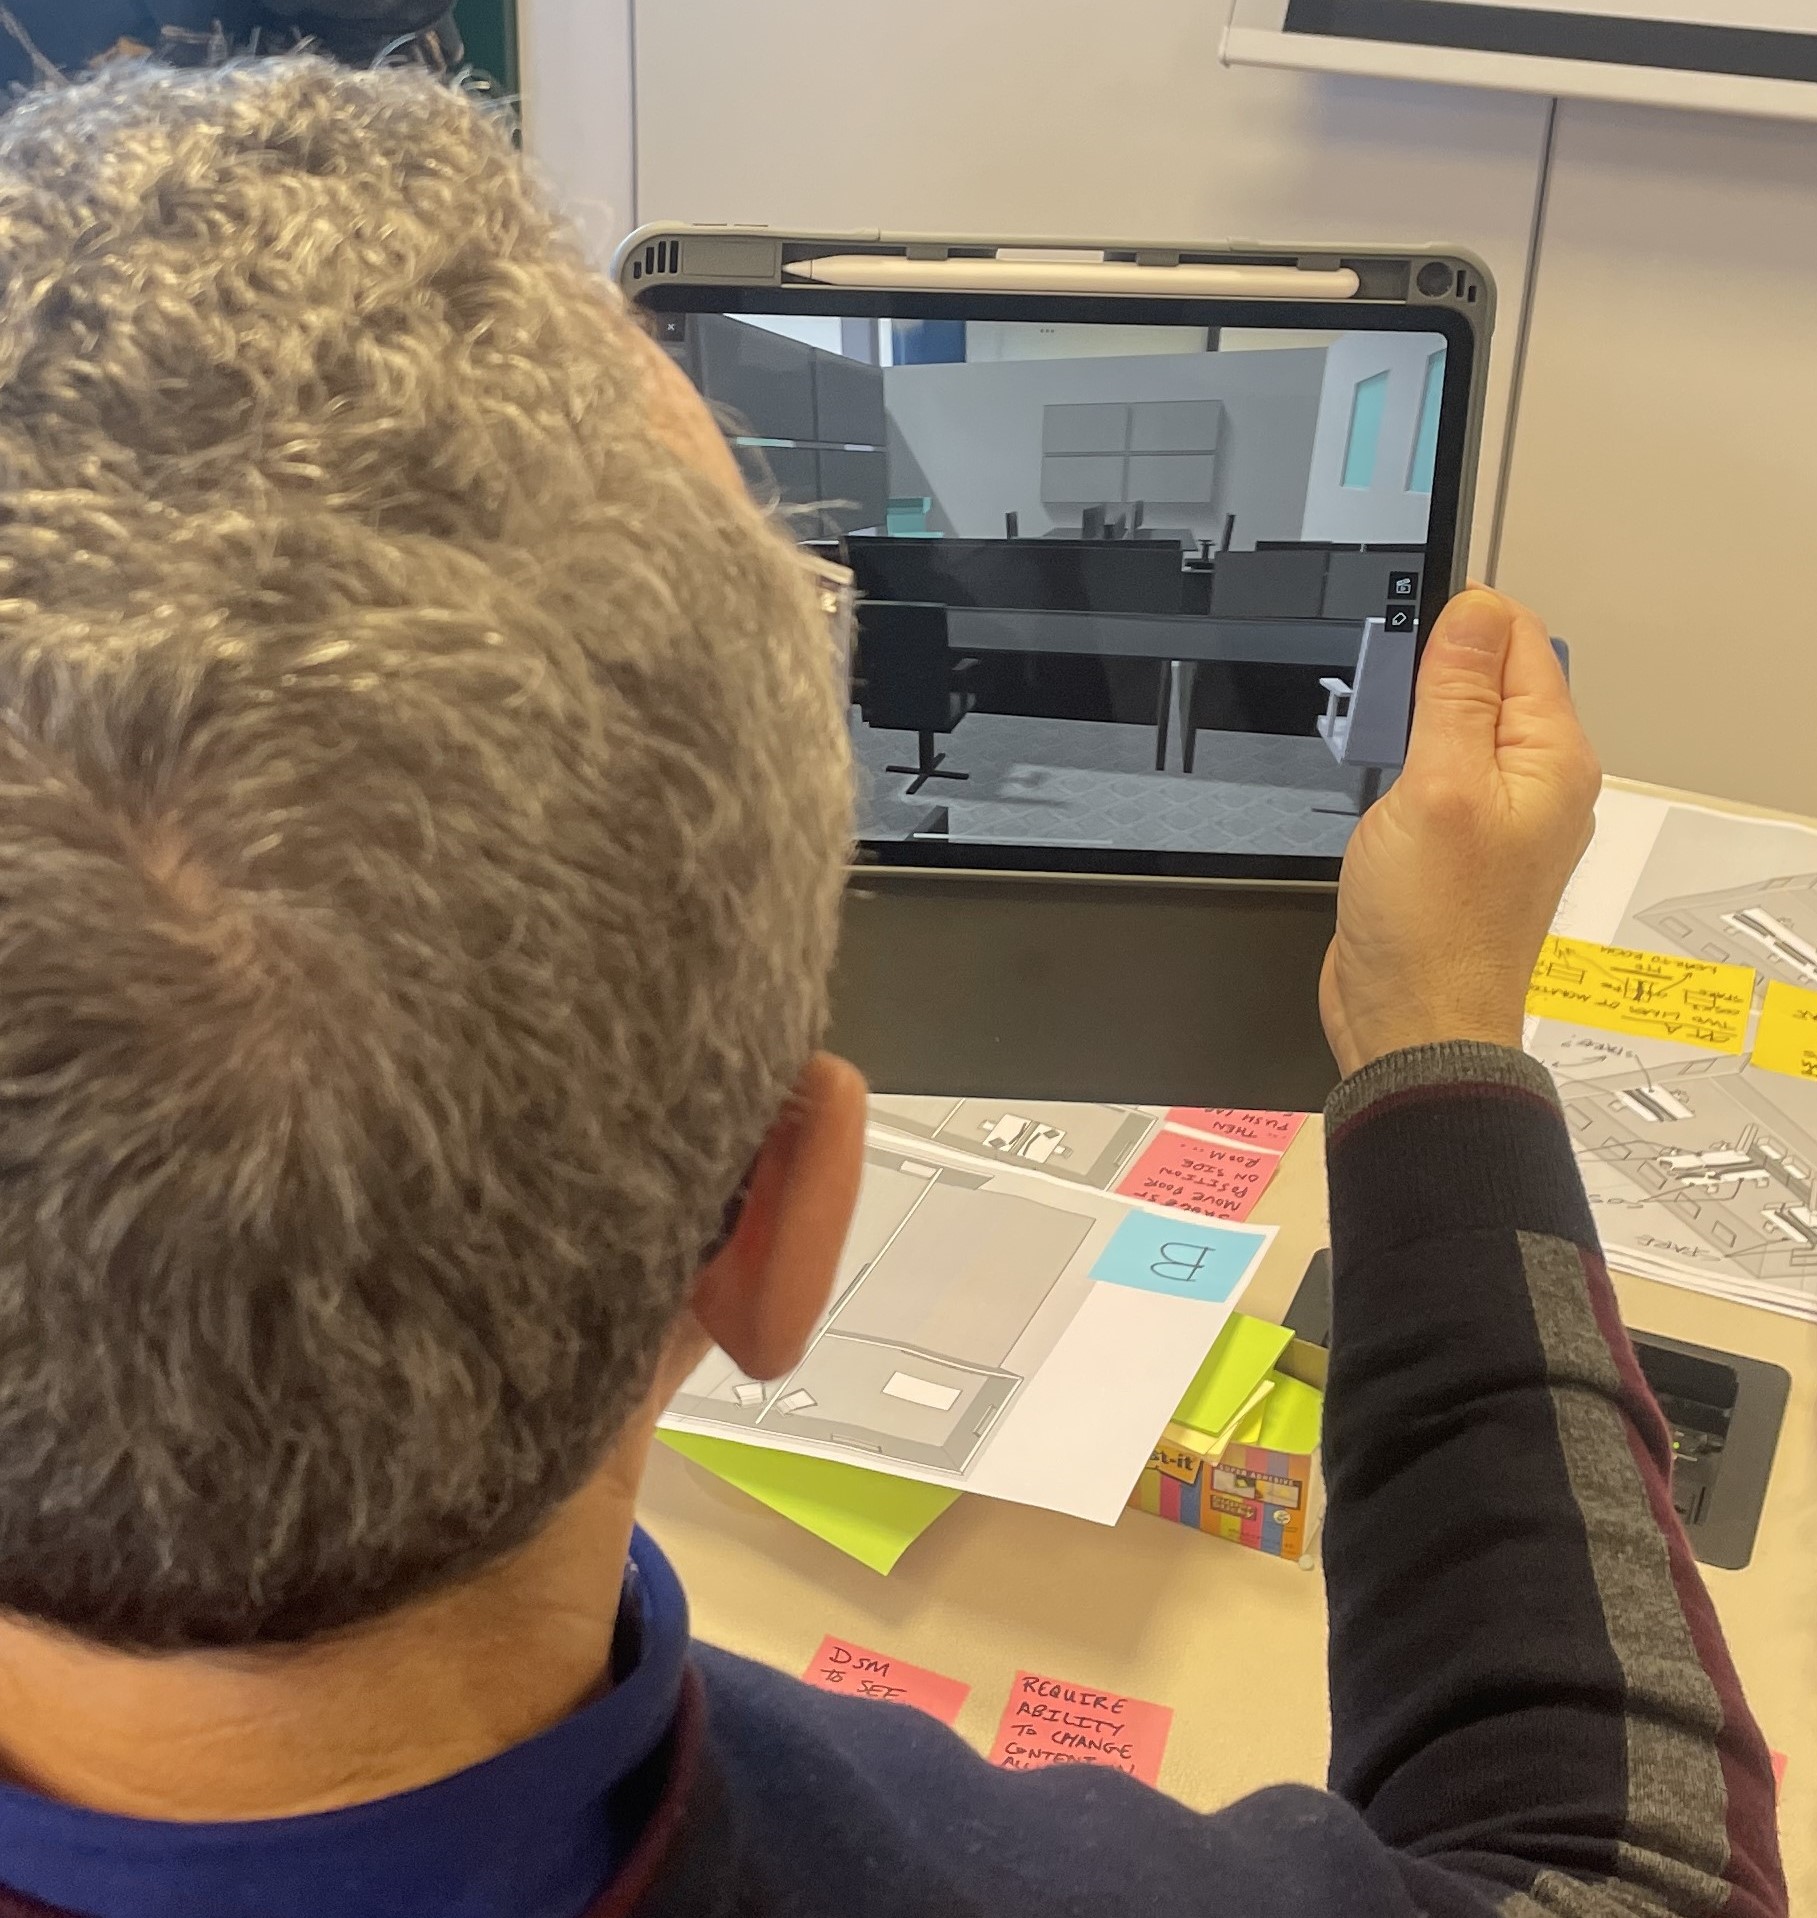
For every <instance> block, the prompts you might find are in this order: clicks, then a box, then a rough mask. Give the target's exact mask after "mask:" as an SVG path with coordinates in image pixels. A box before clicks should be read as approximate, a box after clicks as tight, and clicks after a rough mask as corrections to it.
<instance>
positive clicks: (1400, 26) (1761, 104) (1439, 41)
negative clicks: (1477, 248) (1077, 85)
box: [1223, 0, 1817, 120]
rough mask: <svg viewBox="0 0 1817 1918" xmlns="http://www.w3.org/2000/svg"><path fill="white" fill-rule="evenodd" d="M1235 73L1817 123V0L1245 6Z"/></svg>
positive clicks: (1354, 0)
mask: <svg viewBox="0 0 1817 1918" xmlns="http://www.w3.org/2000/svg"><path fill="white" fill-rule="evenodd" d="M1223 52H1224V58H1225V60H1226V61H1227V62H1229V63H1230V64H1232V65H1237V66H1244V65H1254V66H1274V67H1305V68H1321V69H1325V70H1327V71H1332V72H1339V73H1362V74H1373V75H1377V76H1381V77H1385V78H1392V79H1411V80H1433V81H1440V82H1445V83H1449V84H1452V85H1458V84H1462V85H1470V86H1487V87H1504V88H1510V89H1513V90H1515V91H1518V92H1523V93H1549V94H1555V95H1563V96H1566V97H1574V98H1579V99H1602V100H1639V101H1646V102H1651V103H1653V104H1656V105H1661V106H1684V107H1702V108H1716V109H1719V110H1727V111H1730V112H1737V113H1756V114H1766V115H1771V116H1773V117H1776V118H1783V119H1799V120H1817V0H1235V7H1234V11H1233V13H1232V15H1231V19H1230V25H1229V28H1228V30H1227V31H1226V33H1225V36H1224V48H1223Z"/></svg>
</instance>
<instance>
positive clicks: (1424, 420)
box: [1407, 349, 1445, 493]
mask: <svg viewBox="0 0 1817 1918" xmlns="http://www.w3.org/2000/svg"><path fill="white" fill-rule="evenodd" d="M1444 397H1445V355H1444V351H1443V349H1441V350H1440V351H1439V352H1437V353H1434V354H1433V356H1432V357H1431V358H1430V359H1429V360H1428V361H1427V362H1426V390H1425V392H1424V394H1423V395H1422V396H1421V399H1420V423H1419V431H1418V432H1417V433H1415V434H1414V436H1413V461H1412V464H1411V465H1410V466H1409V467H1408V468H1407V491H1408V492H1410V493H1430V492H1431V491H1432V475H1433V471H1434V469H1435V468H1436V467H1437V465H1438V415H1439V405H1440V403H1441V402H1442V401H1443V399H1444Z"/></svg>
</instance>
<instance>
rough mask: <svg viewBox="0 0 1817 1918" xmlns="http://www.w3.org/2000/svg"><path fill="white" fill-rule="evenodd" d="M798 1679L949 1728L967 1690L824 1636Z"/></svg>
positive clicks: (950, 1680) (900, 1661)
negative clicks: (907, 1710) (906, 1708)
mask: <svg viewBox="0 0 1817 1918" xmlns="http://www.w3.org/2000/svg"><path fill="white" fill-rule="evenodd" d="M801 1675H802V1677H803V1678H804V1679H805V1680H806V1681H807V1682H808V1683H809V1684H810V1685H814V1686H818V1687H819V1689H820V1690H821V1691H823V1692H844V1693H845V1694H846V1695H847V1697H849V1698H881V1699H884V1700H886V1701H887V1702H888V1703H890V1704H892V1705H913V1706H914V1707H915V1708H916V1709H917V1710H918V1711H924V1712H926V1713H928V1715H929V1716H930V1717H933V1718H937V1719H939V1720H940V1722H941V1723H942V1724H943V1725H951V1724H953V1723H954V1722H955V1721H956V1720H957V1719H958V1716H959V1708H960V1707H961V1706H962V1705H963V1704H964V1703H965V1701H966V1699H967V1698H969V1697H970V1696H971V1690H972V1688H971V1687H970V1686H969V1685H962V1684H960V1682H959V1681H958V1679H956V1678H942V1677H941V1675H940V1674H939V1673H938V1672H930V1671H927V1670H925V1669H924V1668H923V1667H922V1666H920V1665H911V1664H909V1663H908V1661H907V1660H906V1659H901V1658H886V1657H885V1656H884V1655H883V1653H881V1652H869V1651H866V1650H865V1648H864V1647H863V1646H862V1645H848V1644H847V1643H846V1641H845V1640H844V1639H843V1638H833V1637H831V1636H828V1637H826V1638H823V1639H822V1640H821V1641H820V1649H819V1651H817V1652H816V1653H815V1654H814V1656H813V1658H812V1659H811V1660H809V1662H808V1668H807V1670H806V1671H805V1672H803V1673H802V1674H801Z"/></svg>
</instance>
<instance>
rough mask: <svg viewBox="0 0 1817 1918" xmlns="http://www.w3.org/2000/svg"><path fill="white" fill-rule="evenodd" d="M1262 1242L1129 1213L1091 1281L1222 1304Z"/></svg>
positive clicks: (1222, 1229) (1217, 1228)
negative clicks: (1130, 1286)
mask: <svg viewBox="0 0 1817 1918" xmlns="http://www.w3.org/2000/svg"><path fill="white" fill-rule="evenodd" d="M1267 1242H1268V1235H1267V1233H1265V1232H1256V1231H1251V1230H1246V1229H1245V1228H1244V1227H1242V1226H1237V1225H1201V1224H1198V1223H1196V1222H1194V1221H1191V1220H1187V1219H1182V1218H1179V1217H1177V1216H1176V1217H1174V1218H1171V1219H1168V1218H1163V1217H1162V1216H1161V1215H1160V1214H1159V1213H1156V1212H1132V1213H1131V1214H1130V1215H1129V1217H1128V1218H1126V1219H1125V1220H1124V1221H1123V1223H1122V1224H1121V1225H1120V1226H1118V1227H1117V1229H1116V1231H1115V1232H1113V1233H1112V1234H1111V1239H1110V1243H1109V1244H1108V1245H1107V1246H1106V1247H1105V1248H1104V1250H1103V1251H1102V1252H1100V1253H1099V1254H1098V1259H1097V1263H1096V1264H1095V1265H1094V1266H1093V1267H1092V1269H1091V1275H1092V1277H1093V1278H1094V1279H1102V1280H1104V1281H1105V1282H1106V1283H1108V1284H1110V1285H1133V1286H1135V1287H1136V1288H1137V1289H1138V1290H1140V1291H1143V1292H1165V1293H1168V1294H1170V1295H1171V1296H1172V1297H1174V1298H1181V1299H1206V1300H1209V1301H1210V1302H1211V1303H1213V1304H1222V1303H1223V1301H1224V1300H1226V1299H1227V1298H1229V1297H1230V1295H1231V1293H1232V1292H1233V1291H1235V1290H1236V1288H1237V1286H1238V1285H1239V1284H1240V1283H1241V1282H1242V1278H1243V1274H1244V1273H1245V1272H1247V1271H1248V1270H1249V1266H1250V1261H1251V1260H1252V1259H1254V1257H1255V1255H1256V1253H1257V1252H1258V1251H1260V1250H1261V1248H1262V1247H1263V1246H1264V1245H1266V1244H1267Z"/></svg>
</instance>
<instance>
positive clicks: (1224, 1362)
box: [1166, 1312, 1293, 1458]
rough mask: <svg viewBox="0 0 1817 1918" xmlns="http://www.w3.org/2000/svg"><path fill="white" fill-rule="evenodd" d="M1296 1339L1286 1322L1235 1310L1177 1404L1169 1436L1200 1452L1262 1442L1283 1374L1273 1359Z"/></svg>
mask: <svg viewBox="0 0 1817 1918" xmlns="http://www.w3.org/2000/svg"><path fill="white" fill-rule="evenodd" d="M1292 1342H1293V1334H1292V1333H1291V1332H1290V1331H1289V1330H1288V1329H1287V1327H1286V1326H1284V1325H1270V1324H1269V1323H1268V1322H1267V1320H1265V1319H1252V1318H1250V1317H1249V1316H1248V1315H1247V1314H1246V1313H1243V1312H1233V1313H1232V1314H1231V1315H1230V1318H1229V1320H1228V1321H1227V1322H1226V1324H1225V1326H1224V1329H1223V1331H1222V1332H1220V1333H1219V1334H1218V1338H1217V1343H1216V1344H1215V1345H1213V1346H1212V1348H1211V1350H1210V1351H1209V1352H1207V1353H1206V1354H1205V1363H1204V1364H1203V1365H1201V1366H1200V1367H1199V1369H1198V1371H1197V1372H1196V1373H1195V1374H1194V1375H1193V1381H1192V1383H1191V1384H1190V1385H1189V1386H1188V1387H1187V1388H1186V1393H1185V1396H1184V1397H1183V1398H1182V1399H1181V1400H1180V1403H1179V1405H1178V1406H1177V1407H1176V1408H1175V1410H1174V1415H1173V1418H1172V1420H1171V1422H1170V1423H1169V1425H1168V1427H1167V1433H1166V1438H1167V1442H1168V1443H1170V1444H1172V1445H1175V1446H1178V1447H1179V1448H1180V1449H1181V1450H1183V1451H1186V1452H1191V1453H1194V1454H1195V1455H1197V1456H1198V1457H1200V1458H1220V1457H1222V1456H1223V1453H1224V1449H1225V1447H1226V1446H1228V1445H1233V1444H1236V1445H1251V1444H1257V1443H1260V1442H1261V1441H1260V1438H1259V1434H1260V1431H1261V1428H1262V1425H1263V1423H1264V1421H1265V1420H1266V1418H1267V1415H1268V1403H1269V1400H1270V1399H1271V1398H1272V1397H1273V1395H1274V1390H1275V1383H1276V1380H1277V1379H1278V1377H1279V1374H1277V1373H1276V1372H1275V1370H1274V1364H1275V1361H1276V1360H1277V1359H1278V1358H1279V1357H1280V1356H1281V1354H1282V1353H1283V1352H1285V1351H1286V1350H1287V1348H1288V1346H1289V1345H1290V1344H1292Z"/></svg>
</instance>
